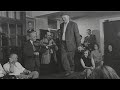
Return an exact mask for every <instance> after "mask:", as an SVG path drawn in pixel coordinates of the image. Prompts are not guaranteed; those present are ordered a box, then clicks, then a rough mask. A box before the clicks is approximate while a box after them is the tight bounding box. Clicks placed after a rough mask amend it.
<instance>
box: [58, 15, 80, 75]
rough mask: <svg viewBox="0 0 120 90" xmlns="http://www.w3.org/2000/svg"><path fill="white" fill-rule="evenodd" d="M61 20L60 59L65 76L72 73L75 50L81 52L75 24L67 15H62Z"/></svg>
mask: <svg viewBox="0 0 120 90" xmlns="http://www.w3.org/2000/svg"><path fill="white" fill-rule="evenodd" d="M62 19H63V21H64V22H63V23H62V24H61V25H60V40H61V55H62V57H61V58H62V64H63V67H64V69H65V71H66V74H65V75H66V76H67V75H70V74H72V73H73V72H74V67H75V64H74V54H75V50H76V49H79V50H81V48H82V47H81V37H80V34H79V30H78V26H77V24H76V23H75V22H73V21H70V18H69V16H68V15H62Z"/></svg>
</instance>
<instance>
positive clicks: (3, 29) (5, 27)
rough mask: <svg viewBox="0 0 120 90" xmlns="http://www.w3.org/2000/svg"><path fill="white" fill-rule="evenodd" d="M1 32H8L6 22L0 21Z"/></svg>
mask: <svg viewBox="0 0 120 90" xmlns="http://www.w3.org/2000/svg"><path fill="white" fill-rule="evenodd" d="M1 28H2V32H3V33H5V34H8V24H7V23H1Z"/></svg>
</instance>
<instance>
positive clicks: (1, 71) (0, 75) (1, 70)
mask: <svg viewBox="0 0 120 90" xmlns="http://www.w3.org/2000/svg"><path fill="white" fill-rule="evenodd" d="M3 76H4V69H3V67H2V65H1V64H0V77H3Z"/></svg>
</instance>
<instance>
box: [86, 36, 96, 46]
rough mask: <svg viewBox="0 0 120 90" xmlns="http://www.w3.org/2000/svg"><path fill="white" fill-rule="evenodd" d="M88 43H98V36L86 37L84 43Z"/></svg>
mask: <svg viewBox="0 0 120 90" xmlns="http://www.w3.org/2000/svg"><path fill="white" fill-rule="evenodd" d="M85 42H88V43H90V44H95V43H96V36H95V35H90V37H88V36H86V37H85V40H84V43H85Z"/></svg>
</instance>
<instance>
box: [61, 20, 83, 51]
mask: <svg viewBox="0 0 120 90" xmlns="http://www.w3.org/2000/svg"><path fill="white" fill-rule="evenodd" d="M63 30H64V23H62V24H61V25H60V35H61V36H60V40H62V35H63ZM65 40H66V46H67V50H68V51H75V50H76V48H77V47H78V46H80V45H81V37H80V34H79V30H78V26H77V24H76V23H75V22H73V21H69V23H68V25H67V28H66V32H65Z"/></svg>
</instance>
